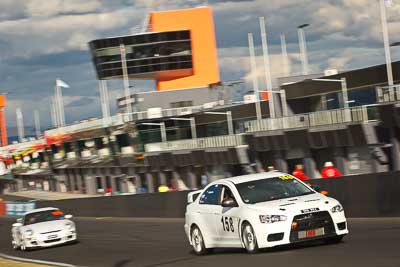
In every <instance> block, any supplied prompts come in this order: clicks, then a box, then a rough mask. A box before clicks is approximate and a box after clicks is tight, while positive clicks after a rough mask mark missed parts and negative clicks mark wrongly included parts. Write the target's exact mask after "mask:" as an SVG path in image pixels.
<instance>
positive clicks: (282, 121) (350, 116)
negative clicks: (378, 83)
mask: <svg viewBox="0 0 400 267" xmlns="http://www.w3.org/2000/svg"><path fill="white" fill-rule="evenodd" d="M376 112H377V108H376V106H375V105H371V106H360V107H352V108H342V109H334V110H325V111H319V112H312V113H304V114H298V115H293V116H289V117H282V118H268V119H263V120H253V121H248V122H245V128H246V130H245V131H246V132H248V133H251V132H258V131H271V130H284V129H293V128H308V127H316V126H326V125H335V124H346V123H363V122H369V121H373V120H376V119H377V114H376Z"/></svg>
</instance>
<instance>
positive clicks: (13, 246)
mask: <svg viewBox="0 0 400 267" xmlns="http://www.w3.org/2000/svg"><path fill="white" fill-rule="evenodd" d="M11 244H12V248H13V249H15V250H17V249H19V247H18V245H17V242H16V241H15V240H13V241H12V242H11Z"/></svg>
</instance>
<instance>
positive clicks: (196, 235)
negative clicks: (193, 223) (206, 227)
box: [192, 227, 203, 253]
mask: <svg viewBox="0 0 400 267" xmlns="http://www.w3.org/2000/svg"><path fill="white" fill-rule="evenodd" d="M192 245H193V249H194V250H195V251H196V252H197V253H201V252H202V250H203V237H202V235H201V232H200V230H199V228H197V227H196V228H194V229H193V231H192Z"/></svg>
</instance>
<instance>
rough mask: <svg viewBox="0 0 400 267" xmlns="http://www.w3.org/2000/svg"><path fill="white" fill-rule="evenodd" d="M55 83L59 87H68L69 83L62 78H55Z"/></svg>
mask: <svg viewBox="0 0 400 267" xmlns="http://www.w3.org/2000/svg"><path fill="white" fill-rule="evenodd" d="M56 84H57V86H59V87H64V88H69V85H68V84H66V83H65V82H64V81H62V80H60V79H57V80H56Z"/></svg>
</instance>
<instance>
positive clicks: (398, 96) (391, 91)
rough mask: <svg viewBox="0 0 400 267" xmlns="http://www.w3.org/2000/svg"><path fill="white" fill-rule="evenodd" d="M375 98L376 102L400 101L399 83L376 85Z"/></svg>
mask: <svg viewBox="0 0 400 267" xmlns="http://www.w3.org/2000/svg"><path fill="white" fill-rule="evenodd" d="M376 99H377V102H378V103H385V102H395V101H400V84H395V85H393V86H378V87H376Z"/></svg>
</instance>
